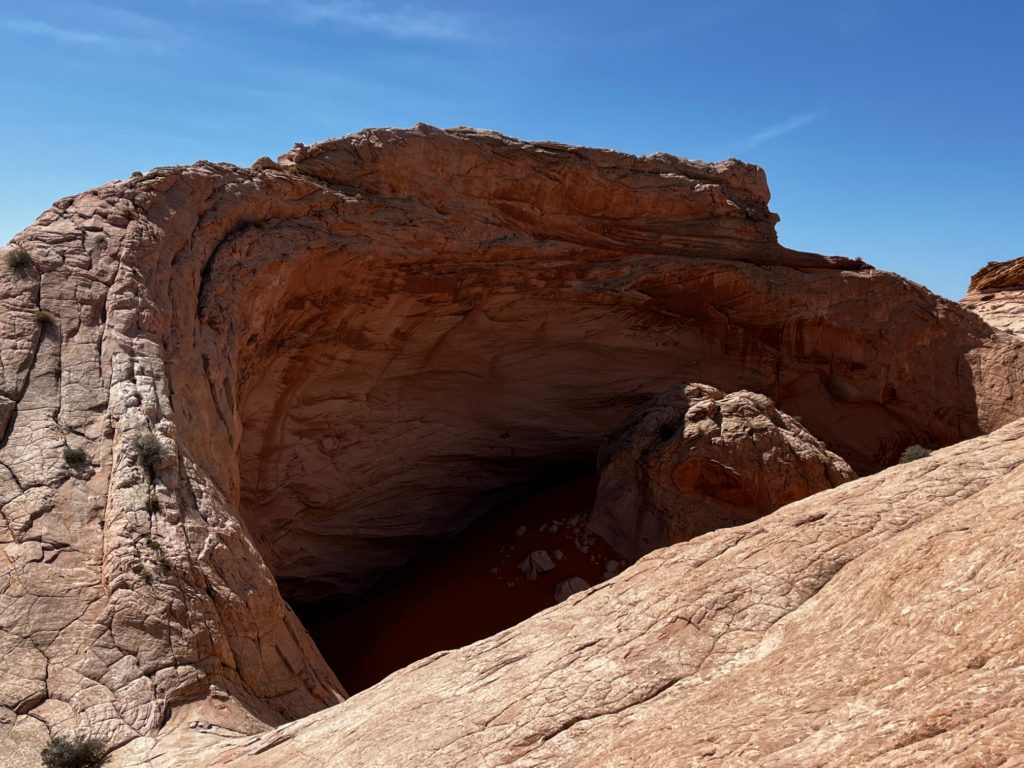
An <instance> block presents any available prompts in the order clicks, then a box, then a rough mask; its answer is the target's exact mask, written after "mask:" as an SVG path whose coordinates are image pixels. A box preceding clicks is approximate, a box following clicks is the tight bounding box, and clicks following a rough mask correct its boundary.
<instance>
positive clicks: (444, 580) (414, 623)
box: [293, 469, 623, 694]
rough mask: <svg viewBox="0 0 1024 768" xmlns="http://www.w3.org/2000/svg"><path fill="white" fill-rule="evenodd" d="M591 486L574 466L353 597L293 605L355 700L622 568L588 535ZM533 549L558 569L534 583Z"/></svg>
mask: <svg viewBox="0 0 1024 768" xmlns="http://www.w3.org/2000/svg"><path fill="white" fill-rule="evenodd" d="M596 486H597V474H596V472H594V471H590V472H587V473H585V474H580V473H579V470H578V469H577V470H576V472H575V473H572V474H570V476H569V479H563V480H562V481H561V482H557V483H556V484H554V485H551V484H547V485H546V487H542V488H535V489H534V490H533V492H530V493H527V494H525V495H521V494H520V495H518V496H516V497H513V498H510V499H509V500H508V501H507V502H506V503H504V504H502V505H500V506H499V507H498V508H496V509H494V510H492V511H490V512H489V513H487V514H486V515H485V516H483V517H482V518H480V519H479V520H477V521H476V522H474V523H473V524H472V525H470V526H469V527H468V528H466V529H465V530H464V531H462V532H461V533H459V534H457V535H455V536H453V537H452V538H450V539H448V540H447V541H445V542H443V543H441V544H439V545H438V546H435V547H434V548H432V549H430V550H429V551H427V552H425V553H424V554H422V555H420V556H419V557H417V558H415V559H414V560H413V561H412V562H411V563H410V564H409V565H408V566H406V567H405V568H403V569H401V570H399V571H396V572H394V573H392V574H390V575H389V576H387V577H385V578H383V579H382V580H381V581H380V582H378V583H377V584H375V585H374V586H373V587H371V588H370V589H369V590H368V591H367V592H366V593H364V594H363V595H361V596H359V597H358V598H355V599H354V600H348V601H333V602H331V601H327V602H318V603H311V604H302V603H295V604H293V607H294V608H295V610H296V612H297V613H298V615H299V617H300V618H301V619H302V621H303V624H305V626H306V628H307V629H308V630H309V632H310V634H311V635H312V637H313V639H314V640H315V641H316V643H317V646H318V647H319V649H320V652H321V653H322V654H323V655H324V658H325V659H326V660H327V662H328V663H329V664H330V665H331V667H332V668H333V669H334V672H335V673H336V674H337V675H338V678H339V679H340V680H341V683H342V685H344V686H345V689H346V690H347V691H348V692H349V693H350V694H351V693H357V692H358V691H361V690H363V689H364V688H367V687H369V686H371V685H373V684H374V683H377V682H379V681H380V680H382V679H383V678H385V677H386V676H387V675H389V674H390V673H391V672H394V671H395V670H397V669H400V668H402V667H404V666H406V665H408V664H410V663H412V662H414V661H416V660H418V659H421V658H424V657H426V656H429V655H431V654H433V653H436V652H438V651H444V650H448V649H452V648H458V647H460V646H463V645H467V644H469V643H472V642H475V641H477V640H480V639H483V638H485V637H489V636H491V635H493V634H496V633H497V632H500V631H501V630H503V629H506V628H508V627H511V626H513V625H514V624H517V623H519V622H520V621H522V620H523V619H526V618H528V617H529V616H532V615H533V614H535V613H537V612H538V611H541V610H543V609H545V608H548V607H550V606H552V605H554V604H555V602H556V600H555V591H556V589H557V587H558V585H559V584H560V583H561V582H563V581H566V580H568V579H570V578H571V577H574V576H575V577H577V578H581V579H583V580H584V581H586V582H587V583H588V584H591V585H593V584H597V583H598V582H600V581H602V580H603V579H604V578H605V575H606V573H608V572H609V570H610V569H609V567H608V566H609V563H614V564H615V565H613V566H612V568H611V570H615V569H616V568H617V567H621V565H622V563H623V561H622V558H621V557H620V556H619V555H618V554H617V553H615V552H614V551H613V550H612V549H611V548H610V547H609V546H608V545H607V544H606V543H605V542H604V541H603V540H601V539H600V538H598V537H596V536H594V535H593V534H591V533H589V532H588V531H586V529H585V524H586V517H587V515H588V514H589V512H590V509H591V507H592V506H593V499H594V491H595V489H596ZM538 550H543V551H545V552H547V553H548V554H549V555H550V557H551V558H552V561H553V563H554V566H555V567H554V568H553V569H552V570H551V571H548V572H547V573H540V574H537V576H536V578H535V579H533V580H531V579H529V578H528V577H527V575H526V574H525V573H524V571H523V570H522V569H521V568H520V567H519V566H520V563H521V562H522V561H523V560H524V559H525V558H527V556H529V555H530V553H531V552H534V551H538ZM559 554H560V555H561V557H560V558H559V557H558V555H559Z"/></svg>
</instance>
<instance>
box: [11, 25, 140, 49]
mask: <svg viewBox="0 0 1024 768" xmlns="http://www.w3.org/2000/svg"><path fill="white" fill-rule="evenodd" d="M3 25H4V26H5V27H7V28H8V29H10V30H11V31H13V32H18V33H20V34H22V35H35V36H36V37H47V38H49V39H51V40H56V41H57V42H60V43H75V44H78V45H93V46H100V47H102V48H107V49H109V50H119V49H120V47H121V45H122V43H123V41H122V40H121V39H120V38H117V37H111V36H110V35H101V34H99V33H97V32H84V31H81V30H77V29H67V28H65V27H58V26H54V25H53V24H47V23H46V22H45V21H32V20H30V19H4V21H3Z"/></svg>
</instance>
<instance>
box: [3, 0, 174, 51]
mask: <svg viewBox="0 0 1024 768" xmlns="http://www.w3.org/2000/svg"><path fill="white" fill-rule="evenodd" d="M79 9H80V10H86V11H88V12H89V14H90V16H91V17H92V19H93V20H96V19H100V20H101V21H103V22H104V23H105V24H106V25H107V28H109V29H112V30H114V32H113V33H107V32H103V33H100V32H93V31H90V30H88V29H85V28H76V27H70V26H65V25H57V24H51V23H49V22H46V21H39V20H38V19H24V18H21V19H2V20H0V25H2V26H4V27H6V28H7V29H9V30H11V31H12V32H15V33H17V34H21V35H32V36H35V37H42V38H46V39H48V40H51V41H53V42H56V43H67V44H70V45H81V46H87V47H92V48H102V49H105V50H107V51H110V52H111V53H118V54H126V53H138V52H148V53H154V54H161V53H165V52H166V51H167V49H168V47H169V45H171V44H173V43H176V42H180V41H181V38H180V36H177V35H175V34H174V33H173V32H172V31H171V30H170V29H168V28H167V27H166V25H163V27H161V23H160V22H159V21H158V20H156V19H151V18H149V17H147V16H142V15H141V14H138V13H134V12H132V11H123V10H112V9H107V8H102V7H97V6H91V5H88V4H83V5H82V6H80V8H79Z"/></svg>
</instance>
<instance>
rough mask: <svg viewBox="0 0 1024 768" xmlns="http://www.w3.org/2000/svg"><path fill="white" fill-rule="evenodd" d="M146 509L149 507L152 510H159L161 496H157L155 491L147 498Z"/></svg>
mask: <svg viewBox="0 0 1024 768" xmlns="http://www.w3.org/2000/svg"><path fill="white" fill-rule="evenodd" d="M146 509H148V510H149V511H150V512H159V511H160V497H159V496H157V495H156V494H155V493H151V494H149V498H148V499H146Z"/></svg>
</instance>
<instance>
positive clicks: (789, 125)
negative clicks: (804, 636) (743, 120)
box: [740, 110, 824, 149]
mask: <svg viewBox="0 0 1024 768" xmlns="http://www.w3.org/2000/svg"><path fill="white" fill-rule="evenodd" d="M823 114H824V113H823V112H822V111H821V110H815V111H813V112H804V113H802V114H799V115H793V117H790V118H789V119H787V120H783V121H782V122H781V123H775V125H770V126H768V127H767V128H765V129H764V130H763V131H760V132H758V133H755V134H754V135H753V136H751V137H750V138H748V139H747V140H746V141H744V142H743V143H742V144H741V145H740V149H750V148H751V147H756V146H757V145H758V144H763V143H764V142H766V141H771V140H772V139H777V138H779V137H780V136H785V135H786V134H787V133H792V132H793V131H798V130H800V129H801V128H803V127H804V126H805V125H810V124H811V123H813V122H814V121H815V120H818V119H820V118H821V117H822V116H823Z"/></svg>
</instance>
